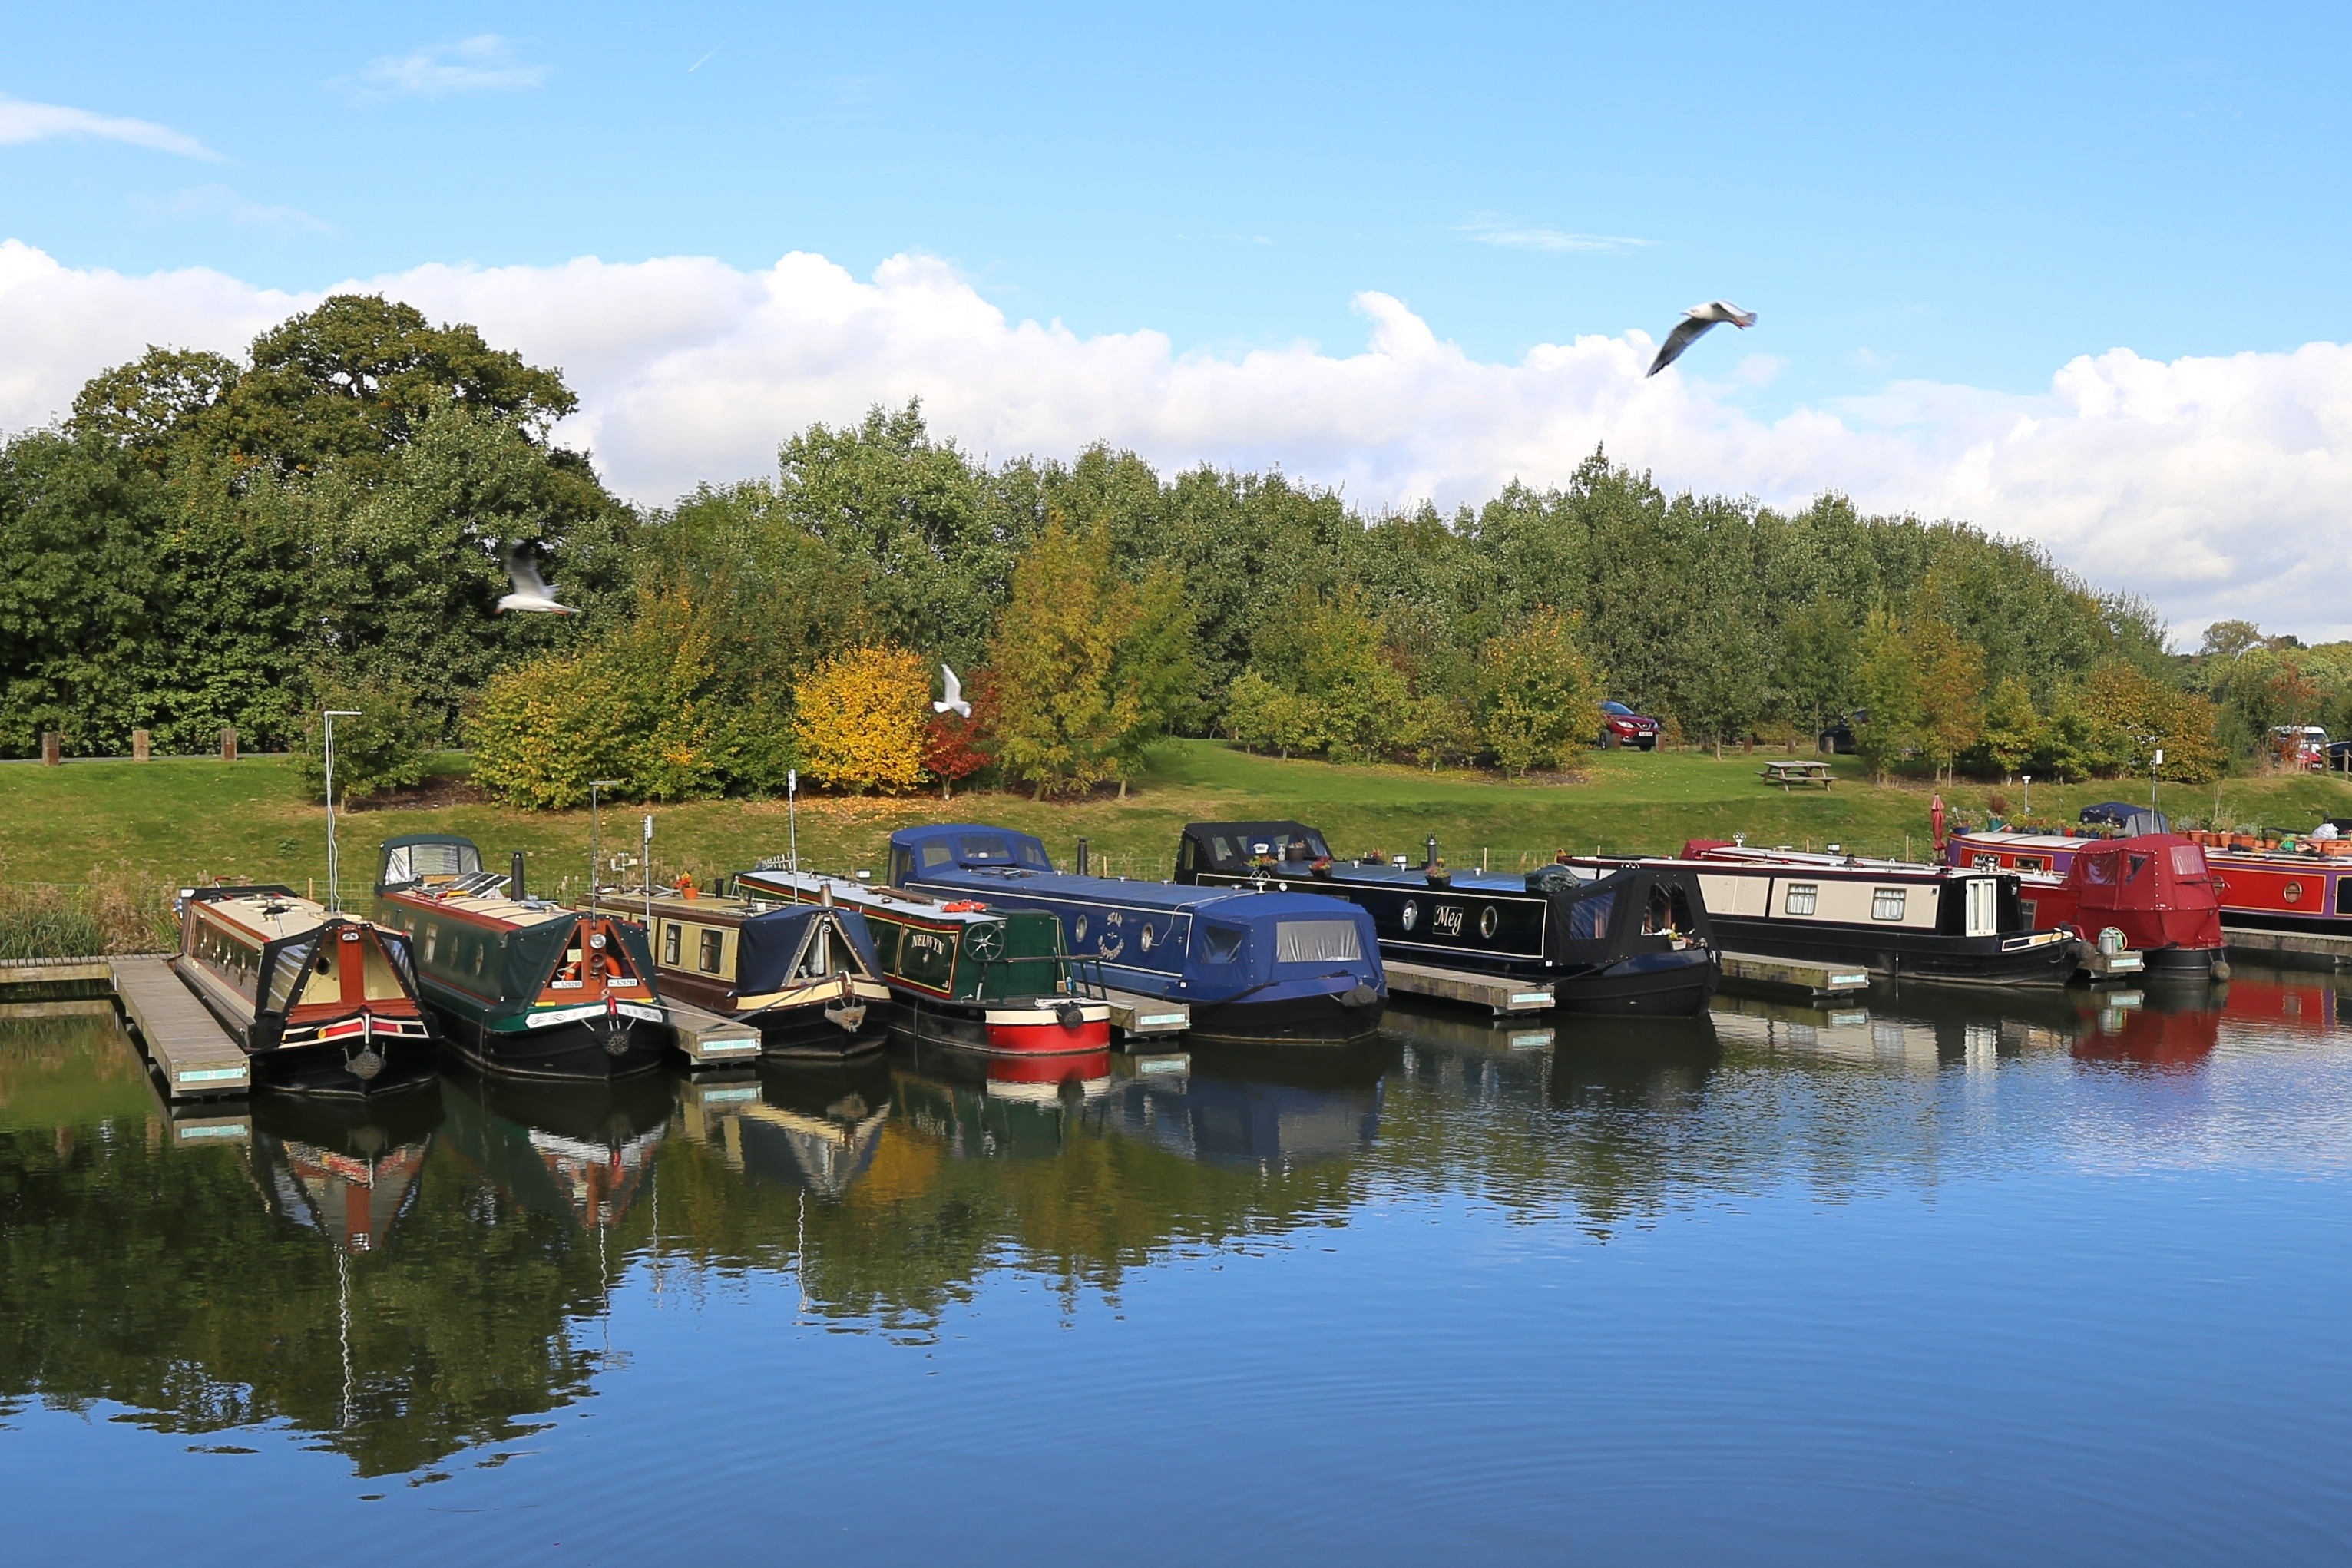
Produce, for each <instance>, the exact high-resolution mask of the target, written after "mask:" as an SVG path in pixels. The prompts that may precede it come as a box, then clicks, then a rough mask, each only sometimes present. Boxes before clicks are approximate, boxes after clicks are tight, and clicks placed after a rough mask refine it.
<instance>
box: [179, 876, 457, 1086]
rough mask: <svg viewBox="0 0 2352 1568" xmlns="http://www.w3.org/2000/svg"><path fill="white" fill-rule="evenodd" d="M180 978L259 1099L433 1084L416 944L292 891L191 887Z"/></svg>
mask: <svg viewBox="0 0 2352 1568" xmlns="http://www.w3.org/2000/svg"><path fill="white" fill-rule="evenodd" d="M179 905H180V951H179V952H178V954H177V955H175V956H174V957H173V960H172V967H173V969H174V970H175V971H177V972H178V973H179V976H180V979H181V981H182V983H183V984H185V985H186V986H187V987H188V989H189V990H191V991H193V992H194V993H195V994H196V996H197V998H198V1000H200V1001H202V1002H203V1003H204V1005H205V1010H206V1011H208V1012H210V1013H211V1014H212V1016H214V1017H215V1018H217V1019H218V1020H219V1021H220V1024H221V1026H222V1027H223V1028H224V1029H226V1030H227V1031H228V1035H229V1037H230V1038H231V1039H233V1040H235V1041H236V1043H237V1046H238V1047H240V1048H241V1049H242V1050H243V1051H244V1052H245V1054H246V1057H247V1059H248V1061H249V1063H250V1066H249V1067H248V1068H247V1071H248V1073H249V1074H250V1080H251V1082H252V1083H253V1085H254V1086H255V1087H256V1088H269V1089H282V1090H285V1091H287V1092H289V1093H294V1094H331V1095H351V1096H369V1097H373V1096H375V1095H383V1094H392V1093H395V1092H397V1091H400V1090H403V1089H421V1088H423V1087H425V1085H426V1084H429V1083H431V1082H432V1081H433V1075H434V1056H435V1050H434V1044H433V1031H432V1027H431V1026H430V1025H429V1024H428V1023H427V1022H426V1021H425V1012H424V1009H423V1008H422V1007H421V1006H419V1005H418V996H417V984H416V978H415V968H414V966H413V964H412V963H411V960H410V954H409V948H408V942H407V938H406V937H404V935H402V934H401V933H400V932H399V931H393V930H386V929H384V928H383V927H381V926H378V925H375V924H373V923H372V922H370V921H364V920H361V919H358V918H357V917H355V916H352V915H346V914H341V913H337V912H333V911H331V910H328V909H327V907H326V906H325V905H323V904H319V903H314V902H312V901H311V900H309V899H304V898H299V897H297V896H296V895H295V893H294V891H293V889H290V888H282V887H277V886H266V887H261V886H257V887H241V888H225V887H215V888H183V889H180V900H179Z"/></svg>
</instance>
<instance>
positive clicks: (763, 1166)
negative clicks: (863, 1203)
mask: <svg viewBox="0 0 2352 1568" xmlns="http://www.w3.org/2000/svg"><path fill="white" fill-rule="evenodd" d="M679 1093H680V1095H681V1096H682V1100H683V1106H684V1116H683V1120H682V1124H683V1127H684V1129H685V1132H686V1135H687V1136H688V1137H689V1138H694V1139H697V1140H698V1141H700V1142H706V1143H709V1145H711V1146H712V1147H713V1148H715V1149H717V1150H718V1151H719V1153H720V1155H721V1156H722V1157H723V1158H724V1159H725V1160H726V1162H727V1163H728V1165H729V1166H730V1168H731V1169H734V1170H737V1171H740V1172H742V1173H744V1174H745V1175H747V1176H750V1177H751V1178H753V1179H754V1180H758V1181H768V1182H777V1183H781V1184H784V1185H787V1186H794V1187H804V1188H806V1189H808V1190H809V1191H811V1192H814V1193H816V1194H820V1195H822V1196H824V1197H828V1198H837V1197H839V1196H841V1195H842V1194H843V1193H845V1192H846V1191H848V1189H849V1185H850V1184H851V1183H853V1182H855V1181H856V1180H857V1178H858V1177H859V1176H861V1175H864V1174H865V1173H866V1166H867V1165H869V1164H871V1163H873V1161H874V1151H875V1150H876V1149H877V1147H878V1146H879V1145H880V1143H881V1141H882V1131H883V1129H884V1128H885V1127H886V1126H887V1124H888V1123H889V1121H890V1069H889V1068H888V1067H887V1066H886V1065H884V1064H883V1063H882V1062H880V1061H879V1060H877V1059H873V1058H868V1059H866V1060H865V1061H862V1062H857V1063H845V1064H843V1065H841V1066H838V1067H828V1066H819V1065H814V1064H812V1065H809V1066H805V1067H794V1066H782V1065H774V1064H771V1065H767V1066H764V1067H763V1068H761V1072H760V1075H759V1077H758V1078H756V1079H751V1078H744V1079H734V1080H731V1081H728V1080H720V1081H716V1082H713V1081H709V1080H705V1081H700V1082H688V1083H685V1084H684V1085H682V1086H681V1088H680V1090H679Z"/></svg>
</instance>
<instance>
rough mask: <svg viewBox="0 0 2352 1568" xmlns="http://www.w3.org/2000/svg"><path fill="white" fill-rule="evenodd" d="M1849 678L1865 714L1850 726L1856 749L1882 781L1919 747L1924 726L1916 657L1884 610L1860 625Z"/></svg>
mask: <svg viewBox="0 0 2352 1568" xmlns="http://www.w3.org/2000/svg"><path fill="white" fill-rule="evenodd" d="M1853 678H1854V690H1855V694H1856V695H1857V696H1859V697H1860V698H1861V699H1862V700H1863V702H1864V708H1863V709H1862V710H1860V714H1866V715H1867V717H1860V716H1859V715H1858V721H1857V722H1856V723H1855V725H1854V727H1853V742H1854V750H1855V751H1856V752H1859V753H1860V754H1861V756H1862V760H1863V761H1864V763H1866V764H1867V765H1868V766H1869V768H1870V773H1871V776H1872V777H1873V778H1874V779H1877V780H1878V781H1880V782H1881V783H1884V782H1885V779H1886V776H1887V774H1888V773H1891V772H1893V770H1894V766H1895V763H1896V762H1897V761H1898V760H1899V759H1901V758H1903V757H1906V756H1908V755H1910V754H1911V753H1912V752H1916V751H1917V750H1918V749H1919V747H1920V744H1921V741H1922V737H1923V731H1925V729H1926V727H1927V714H1926V708H1925V705H1924V704H1923V703H1922V702H1921V700H1920V696H1919V667H1918V662H1917V660H1916V657H1915V656H1914V654H1913V651H1912V647H1911V643H1910V640H1909V639H1908V638H1906V637H1905V636H1904V635H1903V628H1902V626H1901V625H1900V624H1899V623H1897V622H1896V621H1895V617H1894V616H1891V615H1888V614H1887V613H1886V612H1885V611H1884V610H1874V611H1873V612H1871V616H1870V619H1869V621H1868V622H1867V623H1866V624H1865V625H1864V627H1863V632H1862V638H1861V642H1860V646H1859V647H1858V648H1857V650H1856V658H1855V659H1854V672H1853Z"/></svg>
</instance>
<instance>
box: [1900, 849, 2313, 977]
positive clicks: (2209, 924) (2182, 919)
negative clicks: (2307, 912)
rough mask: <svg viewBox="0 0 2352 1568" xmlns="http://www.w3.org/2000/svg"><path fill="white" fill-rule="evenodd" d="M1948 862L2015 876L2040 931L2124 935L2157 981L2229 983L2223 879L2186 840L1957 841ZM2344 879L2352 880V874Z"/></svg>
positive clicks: (1948, 853)
mask: <svg viewBox="0 0 2352 1568" xmlns="http://www.w3.org/2000/svg"><path fill="white" fill-rule="evenodd" d="M1944 856H1945V858H1946V859H1947V860H1948V862H1949V863H1950V864H1952V865H1954V866H1958V867H1961V868H1966V869H1969V870H1975V871H2008V872H2013V873H2015V874H2016V876H2017V878H2018V880H2019V886H2020V889H2021V894H2022V896H2023V898H2024V900H2025V902H2026V915H2027V919H2028V920H2030V921H2032V922H2033V923H2034V924H2037V925H2072V926H2073V927H2074V929H2075V930H2076V931H2078V932H2080V933H2082V934H2083V935H2084V936H2093V935H2095V934H2096V933H2097V932H2099V931H2102V930H2104V929H2105V928H2108V927H2113V928H2114V929H2115V930H2116V931H2121V932H2122V933H2123V936H2124V939H2125V940H2126V941H2127V942H2130V943H2131V945H2132V947H2133V948H2134V949H2136V950H2137V952H2139V953H2140V955H2141V957H2142V958H2143V960H2145V963H2146V970H2145V973H2147V976H2148V978H2149V979H2151V980H2183V981H2190V982H2202V981H2211V980H2227V979H2228V978H2229V977H2230V965H2229V963H2228V961H2227V960H2226V959H2225V958H2224V957H2223V952H2222V936H2221V921H2222V916H2223V907H2222V903H2221V895H2220V893H2219V892H2218V890H2217V889H2216V887H2215V883H2216V881H2217V879H2216V877H2215V876H2214V872H2213V868H2212V867H2211V865H2210V864H2209V862H2208V859H2207V856H2206V852H2205V850H2204V847H2202V846H2200V845H2199V844H2197V843H2196V842H2194V841H2193V840H2191V839H2189V838H2188V837H2184V836H2183V835H2180V834H2178V833H2144V834H2139V835H2136V836H2134V837H2126V838H2064V837H2059V836H2057V835H2055V834H2040V833H2004V832H1991V833H1968V832H1958V833H1954V834H1951V835H1950V836H1949V837H1947V838H1946V839H1945V842H1944ZM2306 864H2308V862H2306ZM2345 869H2346V871H2347V873H2352V865H2347V867H2346V868H2345ZM2347 880H2352V876H2347ZM2347 924H2352V922H2347Z"/></svg>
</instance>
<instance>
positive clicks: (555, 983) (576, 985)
mask: <svg viewBox="0 0 2352 1568" xmlns="http://www.w3.org/2000/svg"><path fill="white" fill-rule="evenodd" d="M585 984H588V983H587V982H586V981H585V980H551V981H549V982H548V983H547V988H548V989H549V990H550V991H577V990H579V989H580V988H581V987H582V986H583V985H585Z"/></svg>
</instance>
